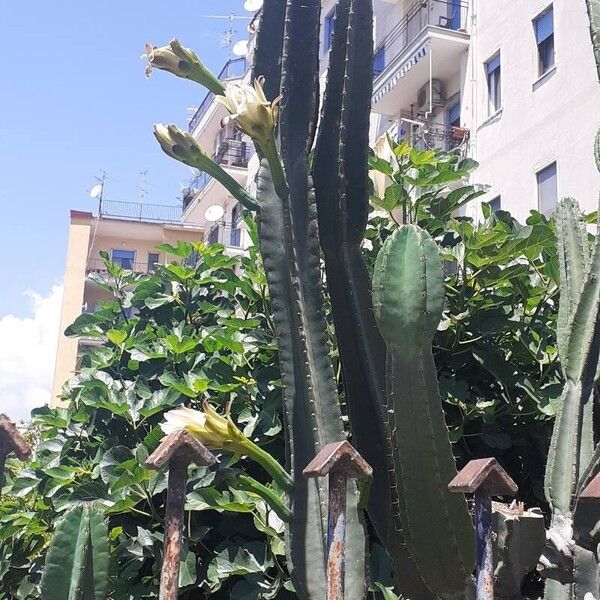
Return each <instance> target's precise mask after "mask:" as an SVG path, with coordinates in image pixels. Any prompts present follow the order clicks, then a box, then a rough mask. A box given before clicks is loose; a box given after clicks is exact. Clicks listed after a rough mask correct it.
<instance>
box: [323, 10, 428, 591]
mask: <svg viewBox="0 0 600 600" xmlns="http://www.w3.org/2000/svg"><path fill="white" fill-rule="evenodd" d="M372 22H373V14H372V6H371V3H370V2H352V1H351V0H340V1H339V2H338V4H337V7H336V16H335V27H334V34H333V40H332V44H331V49H330V52H329V69H328V72H327V84H326V88H325V94H324V101H323V106H322V109H321V111H322V112H321V122H322V123H323V124H324V125H323V126H321V127H320V129H319V132H318V136H317V141H316V146H315V159H314V163H313V177H314V182H315V191H316V199H317V207H318V216H319V234H320V239H321V247H322V249H323V254H324V258H325V266H326V271H327V285H328V290H329V295H330V298H331V303H332V308H333V310H332V313H333V318H334V322H335V330H336V336H337V340H338V349H339V353H340V358H341V362H342V366H343V377H344V391H345V394H346V404H347V407H348V416H349V419H350V425H351V429H352V435H353V443H354V444H355V446H356V447H357V449H358V450H359V452H360V453H361V454H362V456H364V457H365V459H366V460H367V462H368V463H369V464H370V465H371V466H372V467H373V483H372V485H371V489H370V495H369V502H368V506H367V510H368V513H369V517H370V520H371V522H372V523H373V525H374V527H375V530H376V531H377V534H378V536H379V538H380V540H381V542H382V543H383V545H384V547H385V548H386V550H387V551H388V554H389V555H390V557H391V558H392V561H393V565H394V571H395V574H396V581H397V589H398V590H399V591H400V592H401V593H402V595H403V596H406V597H410V598H422V597H427V596H428V595H429V591H428V590H427V588H426V587H425V586H424V584H423V582H422V580H421V578H420V577H419V576H418V571H417V569H416V568H415V566H416V565H415V563H414V562H413V560H412V559H411V557H410V555H409V554H408V551H407V549H406V545H405V542H404V539H403V535H402V531H401V523H400V521H399V516H398V514H397V510H396V508H395V507H396V505H397V501H398V500H397V494H396V477H395V475H394V463H393V461H392V459H391V455H392V444H391V440H390V439H389V429H388V427H387V400H386V397H385V353H386V348H385V342H384V341H383V338H382V337H381V334H380V333H379V330H378V328H377V324H376V322H375V318H374V315H373V307H372V300H371V278H370V275H369V273H368V271H367V267H366V264H365V262H364V259H363V256H362V248H361V244H362V240H363V238H364V233H365V229H366V225H367V216H368V212H369V186H368V184H369V174H368V161H367V153H368V147H369V115H370V107H371V94H372V70H373V28H372ZM374 416H376V418H374Z"/></svg>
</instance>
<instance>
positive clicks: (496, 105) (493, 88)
mask: <svg viewBox="0 0 600 600" xmlns="http://www.w3.org/2000/svg"><path fill="white" fill-rule="evenodd" d="M485 71H486V73H487V84H488V99H489V111H490V114H493V113H495V112H496V111H497V110H500V108H501V106H502V82H501V78H500V55H499V54H498V55H497V56H494V58H491V59H490V60H488V62H486V63H485Z"/></svg>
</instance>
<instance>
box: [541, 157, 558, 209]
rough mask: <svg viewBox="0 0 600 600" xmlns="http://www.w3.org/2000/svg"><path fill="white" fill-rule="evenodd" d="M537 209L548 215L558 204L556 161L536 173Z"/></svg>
mask: <svg viewBox="0 0 600 600" xmlns="http://www.w3.org/2000/svg"><path fill="white" fill-rule="evenodd" d="M536 178H537V188H538V208H539V211H540V212H541V213H542V214H544V215H546V216H548V215H550V213H551V212H552V211H553V210H554V209H555V208H556V205H557V204H558V188H557V181H556V163H555V162H554V163H552V164H551V165H548V166H547V167H546V168H544V169H542V170H541V171H538V172H537V174H536Z"/></svg>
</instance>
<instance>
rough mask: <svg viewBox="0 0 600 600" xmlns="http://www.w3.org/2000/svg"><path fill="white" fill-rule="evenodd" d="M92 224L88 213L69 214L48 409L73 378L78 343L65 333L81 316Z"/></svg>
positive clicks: (72, 212)
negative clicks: (66, 383)
mask: <svg viewBox="0 0 600 600" xmlns="http://www.w3.org/2000/svg"><path fill="white" fill-rule="evenodd" d="M91 220H92V214H91V213H84V212H79V211H75V210H73V211H71V223H70V226H69V242H68V246H67V262H66V267H65V278H64V293H63V303H62V309H61V316H60V332H59V338H58V347H57V351H56V363H55V366H54V382H53V385H52V397H51V399H50V406H55V405H56V399H57V396H58V395H59V393H60V390H61V388H62V385H63V383H64V382H65V381H66V380H67V379H68V378H69V377H70V376H71V375H72V374H73V371H74V370H75V365H76V362H77V348H78V342H77V340H76V339H73V338H67V337H66V336H65V335H64V331H65V329H66V328H67V327H68V326H69V325H70V324H71V323H72V322H73V321H74V320H75V319H76V318H77V317H78V316H79V315H80V314H81V306H82V304H83V291H84V286H85V269H86V264H87V254H88V247H89V242H90V231H91V226H90V224H91Z"/></svg>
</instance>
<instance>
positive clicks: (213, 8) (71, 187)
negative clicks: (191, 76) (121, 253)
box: [0, 0, 250, 317]
mask: <svg viewBox="0 0 600 600" xmlns="http://www.w3.org/2000/svg"><path fill="white" fill-rule="evenodd" d="M242 4H243V2H242V0H195V1H194V0H177V1H176V2H169V3H167V2H159V1H157V0H146V1H145V2H141V1H139V0H126V1H123V0H118V1H117V0H103V1H102V2H97V1H91V0H87V1H86V0H20V1H19V2H16V1H14V0H13V1H8V0H0V39H2V48H3V54H4V57H3V60H2V83H1V84H0V207H1V210H2V223H3V224H4V226H3V228H2V229H3V231H2V236H0V251H1V254H2V258H3V260H2V268H1V272H2V291H1V292H0V317H2V316H3V315H7V314H14V315H16V316H24V315H26V314H27V313H28V312H30V311H31V304H30V303H29V302H28V301H27V299H26V298H24V296H23V293H24V292H25V291H26V290H34V291H35V292H37V293H39V294H42V295H46V294H48V293H49V292H50V290H51V287H52V284H53V283H57V282H60V281H61V279H62V276H63V270H64V260H65V251H66V243H67V225H68V217H69V210H70V209H71V208H75V209H80V210H94V209H95V202H94V201H93V200H92V199H91V198H89V196H88V193H87V190H89V189H90V187H91V186H92V185H93V183H94V178H95V176H96V175H98V174H99V171H100V170H101V169H104V170H106V171H107V173H108V180H107V185H106V193H105V197H106V198H109V199H113V200H127V201H136V200H137V199H138V198H139V191H138V190H137V186H138V184H139V182H140V176H139V172H140V171H144V170H147V172H148V173H147V175H146V180H147V181H148V184H147V186H146V188H147V192H148V194H147V196H146V201H147V202H152V203H157V204H162V203H164V204H172V203H176V201H177V196H178V194H179V186H178V182H180V181H181V182H182V181H185V180H186V179H187V178H188V177H189V171H188V170H187V168H186V167H184V166H180V165H178V164H176V163H175V162H174V161H171V160H170V159H168V158H167V157H166V156H165V155H163V154H162V152H161V151H160V150H159V148H158V146H157V145H156V143H155V142H154V138H153V136H152V124H153V123H154V122H155V121H164V122H174V123H177V124H179V125H180V126H185V124H186V118H187V113H186V108H187V107H188V106H198V104H199V103H200V102H201V100H202V98H203V96H204V91H203V90H202V88H200V87H199V86H197V85H196V84H193V83H191V82H187V81H183V80H179V79H177V78H175V77H173V76H170V75H168V74H166V73H162V72H155V73H154V74H153V76H152V78H151V79H149V80H146V79H145V78H144V63H143V62H142V61H141V60H140V54H142V53H143V51H144V43H145V42H147V41H150V42H152V43H154V44H155V45H164V44H166V43H167V42H168V41H169V40H170V39H171V38H172V37H178V38H179V39H180V40H181V41H182V43H184V45H188V46H191V47H192V48H194V49H195V50H196V51H197V52H198V54H199V55H200V56H201V57H202V58H203V60H204V62H205V63H206V64H207V65H208V66H210V67H211V68H212V69H214V70H215V71H218V70H220V68H221V67H222V65H223V64H224V62H225V60H226V59H227V58H228V57H229V49H228V48H223V47H221V37H222V34H223V32H224V31H225V30H226V29H228V28H229V27H230V26H232V27H233V28H234V29H237V34H236V38H235V39H243V38H244V37H246V32H245V27H246V24H247V21H241V20H238V21H235V22H233V24H231V23H230V22H229V21H228V20H216V19H206V18H203V17H202V16H201V15H203V14H213V15H227V14H229V13H230V12H232V11H235V12H236V13H237V14H243V15H249V14H250V13H247V12H245V11H244V10H243V8H242Z"/></svg>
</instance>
